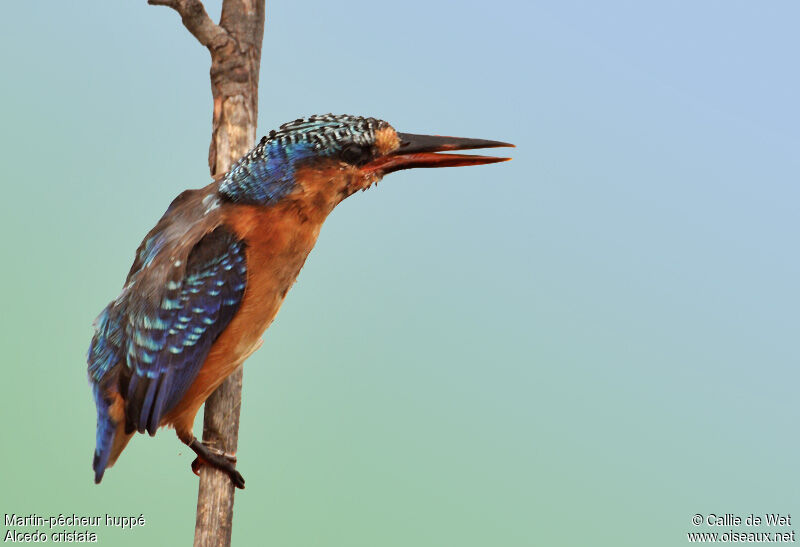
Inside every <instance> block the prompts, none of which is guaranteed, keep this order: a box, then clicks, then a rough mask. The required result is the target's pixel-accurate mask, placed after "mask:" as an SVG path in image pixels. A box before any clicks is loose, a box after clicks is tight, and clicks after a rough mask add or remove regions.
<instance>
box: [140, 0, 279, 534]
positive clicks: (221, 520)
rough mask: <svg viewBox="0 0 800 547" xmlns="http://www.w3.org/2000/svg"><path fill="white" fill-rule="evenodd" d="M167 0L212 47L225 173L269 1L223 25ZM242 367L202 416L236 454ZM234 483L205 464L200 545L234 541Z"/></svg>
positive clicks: (216, 127)
mask: <svg viewBox="0 0 800 547" xmlns="http://www.w3.org/2000/svg"><path fill="white" fill-rule="evenodd" d="M148 3H149V4H151V5H161V6H168V7H171V8H173V9H174V10H175V11H177V12H178V13H179V14H180V16H181V21H182V22H183V24H184V26H185V27H186V28H187V29H188V30H189V32H191V33H192V35H193V36H195V38H197V40H198V41H199V42H200V43H201V44H202V45H204V46H206V47H207V48H208V50H209V52H210V53H211V93H212V96H213V98H214V110H213V118H212V131H211V146H210V147H209V151H208V165H209V168H210V169H211V175H212V176H213V175H218V174H221V173H224V172H226V171H227V170H228V169H229V168H230V166H231V165H232V164H233V163H234V162H235V161H236V160H237V159H239V158H240V157H241V156H243V155H244V154H245V153H246V152H247V151H248V150H249V149H250V148H251V147H252V146H253V143H254V142H255V139H256V120H257V116H258V76H259V73H258V72H259V65H260V62H261V44H262V40H263V36H264V14H265V6H264V3H265V0H224V2H223V4H222V15H221V17H220V22H219V24H217V23H214V21H213V20H212V19H211V18H210V17H209V16H208V13H207V12H206V10H205V7H204V6H203V3H202V2H201V1H200V0H148ZM241 403H242V368H241V367H239V369H237V371H236V372H234V373H233V374H231V375H230V376H229V377H228V379H227V380H225V382H224V383H223V384H222V385H221V386H220V387H219V388H217V390H216V391H215V392H214V393H213V394H212V395H211V397H209V399H208V400H207V401H206V404H205V416H204V419H203V442H205V443H207V444H210V445H212V446H215V447H217V448H220V449H222V450H224V451H225V452H227V453H229V454H235V453H236V449H237V445H238V440H239V411H240V408H241ZM234 491H235V488H234V486H233V484H232V483H231V480H230V478H229V477H228V475H227V474H225V473H223V472H221V471H219V470H217V469H215V468H212V467H210V466H204V467H202V468H201V471H200V487H199V491H198V496H197V521H196V524H195V538H194V545H195V546H196V547H210V546H228V545H230V543H231V532H232V525H233V498H234Z"/></svg>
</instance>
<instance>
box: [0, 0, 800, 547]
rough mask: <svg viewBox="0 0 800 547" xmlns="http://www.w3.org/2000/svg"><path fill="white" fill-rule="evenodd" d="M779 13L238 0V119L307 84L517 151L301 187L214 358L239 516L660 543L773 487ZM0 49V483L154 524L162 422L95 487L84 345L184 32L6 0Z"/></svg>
mask: <svg viewBox="0 0 800 547" xmlns="http://www.w3.org/2000/svg"><path fill="white" fill-rule="evenodd" d="M207 5H208V8H209V11H210V12H211V13H212V14H213V15H214V16H216V14H217V13H218V11H219V5H220V4H219V2H216V3H208V4H207ZM799 18H800V7H798V4H797V3H796V2H788V1H783V2H769V3H765V2H758V3H757V2H744V1H724V2H723V1H704V2H670V3H656V2H633V1H629V2H623V1H610V2H574V1H565V2H512V1H503V0H498V1H495V2H491V3H486V2H445V1H431V0H428V1H426V2H422V1H415V0H408V1H406V2H402V3H378V2H355V1H353V2H350V1H340V2H288V1H284V2H268V6H267V28H266V35H265V41H264V53H263V60H262V80H261V90H260V95H259V97H260V115H259V126H260V127H259V135H261V134H264V133H266V132H268V131H269V129H271V128H273V127H275V126H277V125H278V124H280V123H282V122H284V121H287V120H292V119H295V118H297V117H299V116H303V115H307V114H312V113H317V112H320V113H324V112H335V113H353V114H363V115H372V116H377V117H381V118H384V119H386V120H388V121H389V122H390V123H392V124H393V125H394V126H395V127H396V128H397V129H398V130H400V131H407V132H414V133H426V132H427V133H437V134H450V135H457V136H465V137H482V138H488V139H499V140H505V141H510V142H514V143H516V144H517V148H516V149H515V150H513V152H512V155H513V156H514V161H512V162H510V163H506V164H502V165H491V166H485V167H479V168H464V169H452V170H426V171H423V172H403V173H398V174H395V175H391V177H387V180H386V181H385V182H383V183H381V185H380V186H379V187H378V188H377V189H376V190H371V191H369V192H366V193H364V194H359V195H358V196H355V197H354V198H352V199H351V200H348V201H347V202H345V203H344V204H343V205H342V206H341V208H340V209H339V210H337V211H336V212H335V213H334V215H332V217H331V218H330V220H329V221H328V223H327V225H326V226H325V229H324V230H323V233H322V236H321V238H320V241H319V243H318V246H317V248H316V249H315V251H314V253H312V256H311V257H310V259H309V261H308V264H307V265H306V267H305V269H304V270H303V272H302V273H301V275H300V278H299V281H298V284H297V285H296V286H295V288H294V289H293V290H292V292H291V293H290V296H289V298H288V299H287V302H286V304H285V306H284V309H283V310H282V311H281V313H280V314H279V316H278V319H277V320H276V322H275V324H274V325H273V327H271V328H270V330H269V331H268V332H267V336H266V342H265V344H264V348H263V349H262V350H260V351H259V352H258V354H256V355H255V356H254V357H253V358H252V359H251V360H250V361H248V365H247V368H246V370H245V396H244V397H245V400H244V406H243V411H242V431H241V444H240V467H241V468H242V472H243V474H244V475H245V477H246V478H247V481H248V489H247V490H246V491H245V492H243V493H241V494H239V495H237V502H236V503H237V506H236V510H237V516H236V521H235V529H234V544H235V545H256V544H262V543H261V540H263V541H264V542H265V543H266V544H272V545H281V546H287V547H288V546H295V545H322V544H324V545H347V546H353V545H383V546H387V545H412V544H413V545H417V546H424V545H431V546H434V545H436V546H440V545H459V546H462V547H465V546H472V545H474V546H478V545H481V546H482V545H505V546H510V545H543V544H553V545H614V546H619V545H637V546H638V545H643V544H647V545H681V544H683V543H685V542H686V536H685V533H686V532H687V531H689V530H690V529H692V526H691V524H690V518H691V516H692V515H694V514H695V513H708V512H712V511H716V512H719V513H725V512H734V513H741V514H745V515H746V514H749V513H751V512H755V513H758V512H759V511H761V512H763V511H770V512H779V511H780V512H783V513H787V512H795V513H800V509H799V506H798V503H799V502H800V498H798V496H797V493H796V492H797V488H796V484H794V481H795V480H796V479H795V476H796V462H797V457H798V451H799V450H800V443H798V442H797V435H796V434H795V432H794V430H795V428H796V423H797V420H798V417H799V416H800V412H798V407H797V403H796V399H797V396H796V386H797V385H798V381H800V373H799V372H798V367H797V364H798V357H800V355H799V353H800V352H798V346H797V332H798V316H797V310H798V308H799V307H800V293H799V292H798V287H797V279H798V277H800V258H798V253H797V252H796V247H797V244H796V239H797V237H796V234H797V231H798V227H799V226H798V224H799V222H798V215H797V204H798V202H799V201H800V191H799V190H798V181H800V156H799V155H798V153H797V151H798V147H799V146H800V130H798V127H800V109H799V108H798V102H797V101H798V99H797V98H798V97H800V76H799V75H798V71H797V69H796V65H797V52H798V50H800V37H799V35H798V33H797V21H798V19H799ZM0 46H2V47H0V52H1V53H0V55H2V60H3V67H4V69H5V78H3V85H2V86H0V112H1V113H2V116H3V121H4V124H3V127H4V129H3V130H2V131H0V139H1V141H0V144H1V145H2V146H0V150H2V155H0V162H2V169H3V173H4V174H3V178H2V180H3V189H4V199H3V200H2V201H1V202H0V203H1V204H0V207H1V208H2V216H1V217H0V218H1V219H2V220H0V223H2V228H3V232H4V233H5V237H4V238H3V243H2V244H3V256H5V257H6V259H5V260H4V261H3V265H4V267H3V271H2V274H1V275H2V283H0V286H2V287H3V289H2V291H3V297H4V298H3V300H4V302H5V303H6V307H5V312H4V313H3V314H0V340H2V345H3V346H2V347H3V351H4V354H5V356H6V360H4V373H5V374H6V375H7V376H6V377H5V380H4V381H3V382H0V386H2V387H0V412H1V413H2V416H3V419H4V424H5V428H6V429H5V433H4V436H5V437H6V438H8V439H13V440H14V445H15V447H16V448H15V449H14V450H12V451H9V450H6V451H4V455H3V456H2V458H3V459H2V462H3V465H4V469H6V472H5V473H3V474H2V478H0V491H2V492H4V493H8V492H11V493H12V494H11V495H10V496H9V495H8V494H6V496H4V497H3V500H2V506H0V512H12V511H16V512H40V513H45V512H47V513H53V512H56V513H58V512H70V513H71V512H76V513H81V512H83V513H97V512H112V511H113V512H116V514H134V513H135V514H136V515H138V514H139V513H144V514H145V515H146V517H147V519H148V525H147V527H145V528H144V529H142V530H137V531H132V532H130V533H119V532H113V531H105V530H101V532H100V533H101V539H103V538H105V540H106V541H108V542H111V541H113V543H114V544H120V545H122V544H130V545H139V544H142V543H145V542H150V543H152V544H161V543H163V541H167V540H169V541H177V542H184V543H185V542H186V541H188V539H187V538H188V537H191V533H192V527H193V522H194V520H193V512H194V496H195V489H196V480H195V478H194V476H193V475H191V473H189V471H188V465H189V461H190V457H189V455H188V454H187V451H186V450H185V449H183V448H182V447H181V445H180V444H179V443H178V441H177V440H176V439H175V437H174V435H173V434H172V433H171V432H169V431H164V432H161V433H159V435H158V436H157V437H156V439H149V438H144V437H142V438H137V439H135V440H134V441H133V442H132V444H131V447H130V448H129V449H128V450H127V451H126V453H125V454H123V456H122V458H121V459H120V462H119V464H118V465H117V466H116V467H114V468H113V469H111V470H110V471H109V473H108V474H107V475H106V479H105V480H104V482H103V484H102V485H101V486H99V487H98V486H95V485H93V484H92V481H91V471H90V462H91V452H92V446H93V445H92V443H93V440H94V414H93V412H94V410H93V406H92V401H91V396H90V393H89V390H88V387H87V386H86V381H85V376H84V374H85V372H84V367H85V365H84V352H85V349H86V347H87V346H88V343H89V338H90V336H91V329H90V324H91V322H92V320H93V319H94V317H95V316H96V314H97V313H98V312H99V311H100V310H101V309H102V307H103V306H104V305H105V304H106V303H107V302H108V301H109V300H111V299H112V298H114V297H115V296H116V294H117V292H118V291H119V289H120V288H121V286H122V282H123V279H124V276H125V273H126V272H127V270H128V268H129V266H130V262H131V260H132V257H133V252H134V250H135V248H136V246H137V245H138V243H139V241H140V240H141V238H142V237H143V236H144V234H145V233H146V232H147V231H148V230H149V228H150V227H151V226H152V225H153V223H154V222H155V221H156V220H157V218H158V217H159V216H160V215H161V213H162V212H163V211H164V209H165V208H166V206H167V204H168V203H169V201H170V200H171V199H172V197H174V196H175V195H176V194H177V193H179V192H180V191H181V190H183V189H184V188H187V187H198V186H201V185H203V184H205V182H206V181H207V180H208V176H207V173H208V171H207V165H206V154H207V147H208V140H209V134H210V120H211V104H210V90H209V83H208V54H207V52H205V51H204V50H203V49H202V48H201V47H200V46H199V45H198V44H196V43H195V42H194V40H193V38H191V37H190V36H189V34H188V33H187V32H186V31H185V30H184V29H183V27H182V26H181V25H180V23H179V19H178V17H177V15H176V14H175V13H173V12H172V11H170V10H168V9H165V8H156V7H148V6H147V5H146V2H145V1H144V0H141V1H138V2H125V3H123V2H99V1H94V2H83V3H80V4H79V5H78V4H74V3H62V2H51V3H49V4H45V3H24V2H16V3H12V4H10V5H9V6H7V7H6V9H5V11H4V17H3V20H2V21H0ZM199 431H200V430H199V427H198V429H197V432H198V433H199ZM179 454H180V455H179Z"/></svg>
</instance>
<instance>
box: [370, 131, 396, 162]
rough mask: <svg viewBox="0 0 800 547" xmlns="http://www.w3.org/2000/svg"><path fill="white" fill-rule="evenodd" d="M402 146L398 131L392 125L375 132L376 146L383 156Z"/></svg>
mask: <svg viewBox="0 0 800 547" xmlns="http://www.w3.org/2000/svg"><path fill="white" fill-rule="evenodd" d="M399 146H400V138H399V137H398V136H397V131H395V130H394V129H392V128H391V127H384V128H382V129H378V130H377V131H376V132H375V147H376V148H377V149H378V152H379V153H380V155H381V156H383V155H386V154H388V153H389V152H392V151H393V150H397V148H398V147H399Z"/></svg>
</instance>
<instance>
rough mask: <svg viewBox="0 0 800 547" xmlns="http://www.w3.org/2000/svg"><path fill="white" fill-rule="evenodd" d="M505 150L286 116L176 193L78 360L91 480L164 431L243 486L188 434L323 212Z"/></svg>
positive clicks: (349, 119) (356, 122)
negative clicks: (84, 381) (89, 401)
mask: <svg viewBox="0 0 800 547" xmlns="http://www.w3.org/2000/svg"><path fill="white" fill-rule="evenodd" d="M507 146H514V145H512V144H509V143H505V142H500V141H490V140H483V139H469V138H459V137H443V136H436V135H419V134H412V133H399V132H397V131H396V130H395V129H394V128H393V127H392V126H391V125H390V124H389V123H387V122H385V121H383V120H379V119H376V118H372V117H363V116H353V115H334V114H323V115H313V116H308V117H305V118H298V119H296V120H294V121H292V122H288V123H285V124H283V125H281V126H280V127H279V128H278V129H277V130H272V131H270V132H269V134H268V135H267V136H265V137H264V138H262V139H261V140H260V141H259V142H258V143H257V144H256V145H255V147H254V148H253V149H252V150H250V151H249V152H248V153H247V154H246V155H244V156H243V157H242V158H241V159H240V160H238V161H237V162H236V163H235V164H234V165H233V166H232V167H231V169H230V170H229V171H228V172H227V173H225V174H223V175H221V176H217V177H215V178H213V181H212V182H211V183H209V184H207V185H206V186H205V187H203V188H199V189H191V190H185V191H184V192H182V193H181V194H179V195H178V196H177V197H176V198H175V199H174V200H173V201H172V203H171V204H170V205H169V207H168V208H167V210H166V212H165V213H164V214H163V216H162V217H161V219H160V220H159V221H158V222H157V224H156V225H155V227H154V228H153V229H152V230H150V232H149V233H148V234H147V235H146V236H145V238H144V240H143V241H142V243H141V245H140V246H139V248H138V249H137V250H136V254H135V256H134V261H133V265H132V266H131V268H130V271H129V272H128V276H127V278H126V281H125V285H124V287H123V289H122V292H121V293H120V294H119V296H117V298H116V299H115V300H113V301H111V302H110V303H109V304H108V306H106V308H105V309H103V311H102V312H101V313H100V315H99V316H98V317H97V319H96V320H95V322H94V335H93V337H92V341H91V344H90V347H89V351H88V356H87V363H88V377H89V384H90V387H91V390H92V394H93V397H94V402H95V405H96V407H97V429H96V446H95V450H94V455H93V459H92V469H93V470H94V481H95V483H100V481H101V480H102V478H103V475H104V473H105V471H106V469H108V468H109V467H111V466H112V465H113V464H114V463H115V462H116V460H117V458H118V457H119V455H120V453H121V452H122V451H123V449H124V448H125V447H126V445H127V444H128V442H129V441H130V439H131V438H132V437H133V436H134V435H135V434H136V433H137V432H138V433H145V432H147V433H149V434H150V435H151V436H153V435H155V433H156V431H157V430H158V429H159V428H161V427H164V426H167V427H172V428H174V429H175V432H176V434H177V436H178V438H179V439H180V441H182V442H183V443H184V444H186V445H187V446H188V447H189V448H191V449H192V451H194V452H195V453H196V455H197V459H195V461H194V462H192V469H193V470H194V471H195V473H197V472H198V471H197V470H198V468H199V466H201V465H211V466H213V467H216V468H218V469H220V470H222V471H224V472H225V473H227V474H228V476H229V477H230V479H231V481H232V482H233V484H234V485H235V486H236V487H238V488H244V478H243V477H242V475H241V474H240V473H239V472H238V471H237V470H236V466H235V461H236V459H235V456H233V455H230V454H226V453H224V452H222V451H220V450H219V449H216V448H214V447H212V446H208V445H206V444H204V443H203V442H201V441H198V439H197V438H196V437H195V436H194V434H193V431H192V428H193V423H194V419H195V416H196V414H197V412H198V410H199V409H200V407H201V406H202V404H203V403H204V402H205V400H206V399H207V398H208V397H209V396H210V395H211V393H212V392H213V391H214V390H215V389H216V388H217V387H218V386H219V385H220V384H221V383H222V382H223V381H224V380H225V378H227V377H228V376H229V375H230V374H231V373H232V372H234V371H235V370H236V369H237V367H239V366H240V365H241V364H242V363H243V362H244V361H245V359H247V358H248V357H249V356H250V355H251V354H252V353H253V352H254V351H255V350H256V349H258V348H259V347H260V345H261V336H262V334H263V333H264V331H265V330H266V329H267V327H268V326H269V325H270V324H271V323H272V321H273V319H274V318H275V316H276V314H277V313H278V310H279V309H280V307H281V304H282V303H283V301H284V298H285V297H286V294H287V292H288V291H289V289H290V288H291V286H292V285H293V284H294V282H295V280H296V278H297V276H298V274H299V272H300V270H301V268H302V267H303V264H304V263H305V261H306V258H307V257H308V255H309V253H310V252H311V250H312V248H313V247H314V245H315V243H316V241H317V236H318V235H319V233H320V229H321V227H322V224H323V223H324V221H325V219H326V218H327V217H328V215H329V214H330V213H331V211H333V209H334V208H335V207H336V206H337V205H338V204H339V203H341V202H342V201H343V200H344V199H346V198H347V197H349V196H351V195H353V194H354V193H356V192H358V191H359V190H366V189H367V188H370V187H371V186H372V185H373V184H375V183H377V182H378V181H379V180H380V179H381V178H382V177H383V176H384V175H387V174H389V173H392V172H395V171H400V170H403V169H411V168H426V167H456V166H468V165H483V164H489V163H496V162H502V161H507V160H509V159H510V158H500V157H493V156H479V155H469V154H453V153H448V152H452V151H459V150H472V149H480V148H495V147H507Z"/></svg>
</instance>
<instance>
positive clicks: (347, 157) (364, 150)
mask: <svg viewBox="0 0 800 547" xmlns="http://www.w3.org/2000/svg"><path fill="white" fill-rule="evenodd" d="M371 156H372V151H371V150H370V149H369V148H368V147H364V146H360V145H358V144H355V143H351V144H348V145H347V146H345V147H344V148H343V149H342V151H341V152H340V153H339V157H341V158H342V161H344V162H347V163H349V164H351V165H362V164H364V163H367V162H368V161H369V159H370V157H371Z"/></svg>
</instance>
